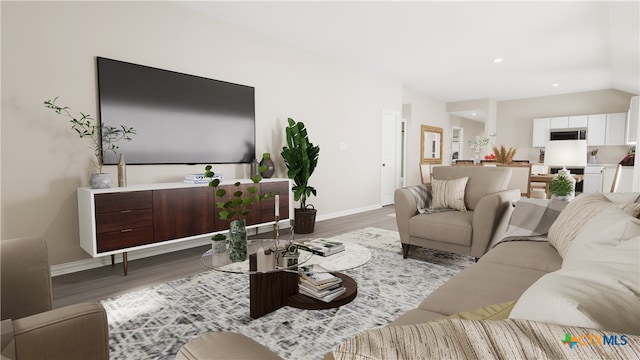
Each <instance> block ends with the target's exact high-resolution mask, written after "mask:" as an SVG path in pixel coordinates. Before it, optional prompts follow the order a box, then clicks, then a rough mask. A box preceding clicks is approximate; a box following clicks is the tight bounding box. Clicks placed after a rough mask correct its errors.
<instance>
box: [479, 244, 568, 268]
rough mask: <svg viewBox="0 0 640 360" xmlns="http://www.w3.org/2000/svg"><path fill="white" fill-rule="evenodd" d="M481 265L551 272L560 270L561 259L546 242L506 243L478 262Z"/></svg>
mask: <svg viewBox="0 0 640 360" xmlns="http://www.w3.org/2000/svg"><path fill="white" fill-rule="evenodd" d="M479 262H481V263H493V264H502V265H508V266H513V267H519V268H525V269H533V270H539V271H544V272H545V273H547V272H552V271H556V270H558V269H560V267H561V266H562V258H561V257H560V255H558V252H557V251H556V249H555V248H553V246H551V245H549V243H548V242H546V241H507V242H502V243H499V244H498V245H496V246H495V247H494V248H493V249H492V250H491V251H489V252H488V253H486V254H484V256H482V257H481V258H480V260H479Z"/></svg>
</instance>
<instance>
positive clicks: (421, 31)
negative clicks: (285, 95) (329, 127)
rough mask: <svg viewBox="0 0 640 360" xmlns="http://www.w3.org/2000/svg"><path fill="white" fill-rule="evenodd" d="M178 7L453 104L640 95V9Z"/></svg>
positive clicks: (559, 5)
mask: <svg viewBox="0 0 640 360" xmlns="http://www.w3.org/2000/svg"><path fill="white" fill-rule="evenodd" d="M179 3H180V4H181V5H182V6H186V7H189V8H191V9H193V10H196V11H198V12H201V13H204V14H207V15H208V16H211V17H214V18H216V19H219V20H221V21H225V22H228V23H231V24H235V25H237V26H239V27H242V28H246V29H249V30H251V31H255V32H256V33H260V34H263V35H265V36H268V37H271V38H275V39H278V40H280V41H282V42H285V43H288V44H291V45H293V46H296V47H299V48H302V49H306V50H308V51H311V52H315V53H317V54H319V55H321V56H326V57H331V58H335V59H339V60H340V61H343V62H347V63H350V64H353V65H355V66H359V67H362V68H367V69H370V70H372V71H375V72H379V73H383V74H386V75H387V76H390V77H393V78H396V79H399V80H401V81H402V82H403V84H404V85H405V86H406V87H407V88H410V89H413V90H416V91H420V92H422V93H425V94H427V95H430V96H432V97H434V98H436V99H439V100H442V101H445V102H455V101H465V100H474V99H487V98H491V99H495V100H509V99H520V98H529V97H538V96H547V95H556V94H566V93H574V92H582V91H592V90H602V89H611V88H614V89H618V90H622V91H625V92H629V93H632V94H638V93H640V89H639V82H640V60H639V58H640V56H639V50H638V49H639V46H640V39H639V38H640V26H639V20H638V19H639V12H640V7H639V3H638V1H627V2H618V1H616V2H613V1H601V2H593V1H584V2H582V1H580V2H576V1H570V2H535V1H534V2H521V1H511V2H484V1H482V2H479V1H472V2H451V1H448V2H434V1H423V2H364V1H356V2H339V1H332V2H325V1H317V2H296V1H285V2H270V1H259V2H206V1H205V2H179ZM497 58H499V59H502V62H494V59H497ZM553 84H557V85H556V86H553Z"/></svg>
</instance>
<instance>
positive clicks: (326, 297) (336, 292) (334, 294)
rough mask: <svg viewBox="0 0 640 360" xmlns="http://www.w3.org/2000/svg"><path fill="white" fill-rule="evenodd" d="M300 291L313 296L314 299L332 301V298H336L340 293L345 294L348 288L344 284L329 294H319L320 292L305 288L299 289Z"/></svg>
mask: <svg viewBox="0 0 640 360" xmlns="http://www.w3.org/2000/svg"><path fill="white" fill-rule="evenodd" d="M299 291H300V293H301V294H303V295H306V296H309V297H312V298H314V299H318V300H322V301H324V302H331V301H332V300H335V299H336V298H338V297H339V296H340V295H342V294H344V293H345V292H347V289H346V288H345V287H343V286H341V287H339V288H337V289H335V290H333V291H332V292H331V293H329V294H328V295H324V296H319V295H318V294H315V293H313V292H310V291H306V290H305V289H303V288H300V289H299Z"/></svg>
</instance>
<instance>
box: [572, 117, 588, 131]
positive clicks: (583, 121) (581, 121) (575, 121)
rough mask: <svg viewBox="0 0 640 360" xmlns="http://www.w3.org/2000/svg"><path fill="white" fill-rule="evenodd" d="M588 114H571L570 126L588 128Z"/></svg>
mask: <svg viewBox="0 0 640 360" xmlns="http://www.w3.org/2000/svg"><path fill="white" fill-rule="evenodd" d="M588 117H589V116H588V115H577V116H569V128H571V129H577V128H586V127H587V123H588Z"/></svg>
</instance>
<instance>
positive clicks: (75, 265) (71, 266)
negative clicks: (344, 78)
mask: <svg viewBox="0 0 640 360" xmlns="http://www.w3.org/2000/svg"><path fill="white" fill-rule="evenodd" d="M379 208H380V205H379V204H378V205H372V206H367V207H362V208H357V209H351V210H347V211H340V212H335V213H331V214H325V215H323V216H319V217H318V218H316V221H324V220H329V219H334V218H338V217H342V216H347V215H353V214H358V213H361V212H365V211H370V210H375V209H379ZM281 227H282V228H283V229H286V228H288V227H289V224H287V223H285V224H282V225H281ZM255 229H257V232H255V234H263V233H266V232H270V231H272V227H271V226H263V227H259V228H255ZM250 235H252V234H250ZM210 243H211V240H209V238H208V237H204V238H199V239H194V240H189V241H183V242H178V243H173V244H168V245H161V246H156V247H153V248H148V249H143V250H134V251H129V252H127V258H128V260H129V261H131V260H136V259H142V258H146V257H151V256H156V255H161V254H167V253H170V252H174V251H179V250H185V249H190V248H194V247H198V246H203V245H207V244H210ZM115 261H116V263H122V256H121V255H116V258H115ZM106 265H111V256H102V257H98V258H90V259H85V260H78V261H72V262H69V263H64V264H58V265H52V266H51V276H59V275H65V274H71V273H75V272H79V271H84V270H89V269H95V268H98V267H101V266H106Z"/></svg>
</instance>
